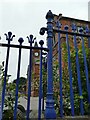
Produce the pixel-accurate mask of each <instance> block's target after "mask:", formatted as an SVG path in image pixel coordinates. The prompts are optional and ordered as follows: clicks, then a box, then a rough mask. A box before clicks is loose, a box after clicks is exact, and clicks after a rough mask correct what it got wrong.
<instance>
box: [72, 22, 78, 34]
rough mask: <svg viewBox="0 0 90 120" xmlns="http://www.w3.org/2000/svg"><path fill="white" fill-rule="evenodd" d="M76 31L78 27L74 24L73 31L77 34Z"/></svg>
mask: <svg viewBox="0 0 90 120" xmlns="http://www.w3.org/2000/svg"><path fill="white" fill-rule="evenodd" d="M76 29H77V27H76V25H75V24H74V23H73V24H72V31H74V32H75V31H76Z"/></svg>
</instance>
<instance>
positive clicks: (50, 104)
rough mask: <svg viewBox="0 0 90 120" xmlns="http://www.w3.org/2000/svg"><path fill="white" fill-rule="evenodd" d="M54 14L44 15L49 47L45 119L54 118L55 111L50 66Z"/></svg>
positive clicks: (51, 68)
mask: <svg viewBox="0 0 90 120" xmlns="http://www.w3.org/2000/svg"><path fill="white" fill-rule="evenodd" d="M53 18H54V16H53V14H52V12H51V11H50V10H49V12H48V13H47V15H46V19H47V46H48V49H49V52H48V57H47V73H48V76H47V98H46V109H45V118H46V119H56V112H55V108H54V100H53V67H52V40H53V25H52V20H53Z"/></svg>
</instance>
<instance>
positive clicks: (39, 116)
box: [38, 40, 44, 120]
mask: <svg viewBox="0 0 90 120" xmlns="http://www.w3.org/2000/svg"><path fill="white" fill-rule="evenodd" d="M39 44H40V45H41V47H42V45H43V44H44V42H43V41H42V40H41V41H40V42H39ZM41 99H42V50H40V81H39V104H38V120H41Z"/></svg>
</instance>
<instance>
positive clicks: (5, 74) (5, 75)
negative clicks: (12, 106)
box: [1, 41, 10, 112]
mask: <svg viewBox="0 0 90 120" xmlns="http://www.w3.org/2000/svg"><path fill="white" fill-rule="evenodd" d="M8 44H10V41H8ZM9 53H10V47H8V48H7V56H6V65H5V72H4V84H3V90H2V105H1V108H2V112H3V108H4V100H5V90H6V77H7V71H8V62H9Z"/></svg>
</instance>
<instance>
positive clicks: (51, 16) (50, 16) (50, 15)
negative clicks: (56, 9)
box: [46, 10, 54, 19]
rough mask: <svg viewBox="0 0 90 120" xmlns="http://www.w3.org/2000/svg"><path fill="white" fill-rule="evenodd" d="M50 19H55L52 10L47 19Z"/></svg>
mask: <svg viewBox="0 0 90 120" xmlns="http://www.w3.org/2000/svg"><path fill="white" fill-rule="evenodd" d="M48 18H51V19H53V18H54V15H53V13H52V12H51V10H49V11H48V13H47V15H46V19H48Z"/></svg>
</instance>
